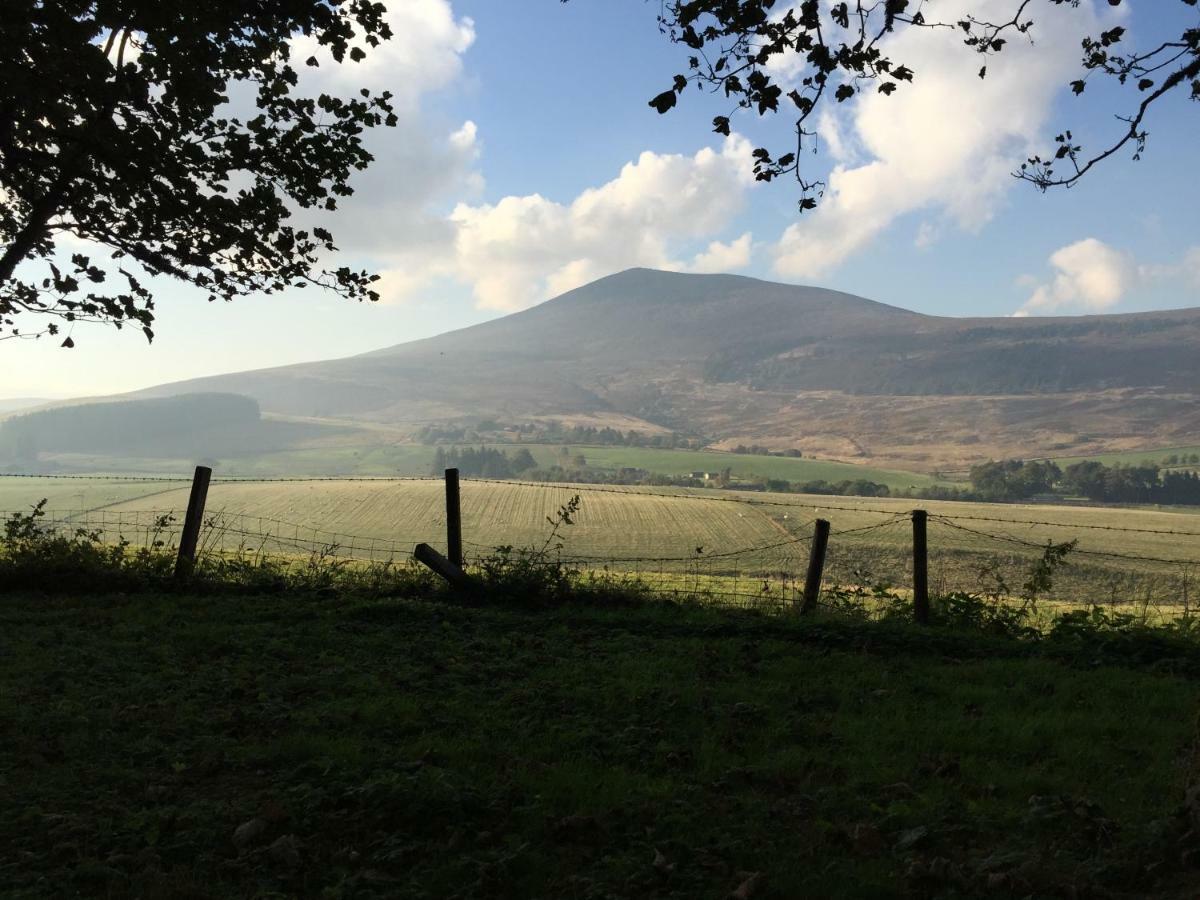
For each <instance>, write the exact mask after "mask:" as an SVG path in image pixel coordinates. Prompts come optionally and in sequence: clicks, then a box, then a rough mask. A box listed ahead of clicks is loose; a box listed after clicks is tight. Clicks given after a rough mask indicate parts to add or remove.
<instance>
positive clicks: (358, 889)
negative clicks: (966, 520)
mask: <svg viewBox="0 0 1200 900" xmlns="http://www.w3.org/2000/svg"><path fill="white" fill-rule="evenodd" d="M1106 646H1108V645H1106V644H1105V643H1104V642H1102V641H1101V642H1092V643H1088V644H1086V645H1076V644H1069V643H1064V644H1061V645H1058V644H1055V645H1054V646H1053V647H1051V645H1048V644H1047V645H1040V644H1039V645H1027V644H1023V643H1020V642H1014V641H993V640H988V639H985V638H982V637H979V636H973V635H970V634H965V633H953V632H947V631H942V630H935V631H933V632H923V633H918V632H916V631H913V630H912V629H911V628H910V627H908V626H902V625H896V626H888V625H879V624H853V623H843V622H838V621H835V620H818V621H815V622H800V621H795V620H792V619H788V618H779V617H774V618H771V617H764V616H755V615H751V614H746V613H734V612H729V611H716V610H704V609H697V608H690V607H673V606H664V605H659V604H633V605H628V606H624V607H622V608H620V609H597V608H586V607H577V606H576V607H572V606H567V607H557V608H554V609H541V610H537V611H534V610H522V609H516V608H507V609H503V608H494V607H479V606H464V605H460V604H455V603H447V602H436V601H430V600H419V599H418V600H397V599H390V600H388V599H381V600H376V599H347V598H345V597H340V596H337V595H329V594H328V593H327V594H326V595H324V596H314V595H307V596H297V595H275V596H250V597H245V596H243V597H236V596H230V595H220V594H215V595H210V596H206V597H195V596H188V595H172V596H166V595H162V594H134V595H126V596H110V597H95V596H83V595H75V596H66V597H58V598H48V597H44V596H36V595H31V594H16V595H11V594H10V595H0V728H2V730H3V735H4V739H3V741H2V742H0V783H2V785H3V790H0V806H2V807H3V808H0V845H3V846H4V847H6V848H7V849H6V853H5V855H4V857H3V859H2V860H0V892H3V893H6V894H7V895H10V896H28V897H42V896H114V897H126V896H141V897H155V896H158V897H234V896H237V897H245V896H329V897H349V896H355V897H371V896H377V897H625V896H648V897H705V896H710V897H720V896H725V895H726V894H728V893H730V892H731V891H738V890H740V891H741V892H742V893H741V894H740V895H738V896H742V897H750V896H753V897H798V896H823V897H824V896H830V897H832V896H843V897H868V896H869V897H884V896H947V897H949V896H968V895H976V894H979V893H984V892H990V895H994V896H1001V897H1002V896H1026V895H1030V894H1033V895H1036V896H1046V895H1052V894H1066V893H1071V892H1074V893H1075V894H1077V895H1084V894H1089V893H1091V894H1096V893H1098V892H1102V891H1133V892H1135V893H1137V894H1138V895H1140V896H1145V895H1146V894H1148V893H1154V892H1157V893H1159V894H1160V895H1162V896H1174V895H1178V896H1185V895H1186V894H1185V893H1184V892H1183V891H1184V886H1185V885H1187V884H1188V883H1189V882H1188V879H1189V877H1194V876H1195V874H1196V873H1195V871H1191V872H1189V871H1188V870H1187V868H1186V864H1185V863H1186V860H1184V859H1183V858H1182V857H1181V853H1182V852H1184V850H1185V848H1184V847H1182V846H1181V845H1180V844H1179V843H1178V839H1179V834H1180V833H1181V831H1182V830H1183V829H1184V828H1185V825H1184V823H1183V821H1182V820H1181V819H1179V818H1176V817H1174V816H1175V813H1176V812H1177V811H1178V810H1179V808H1180V806H1181V803H1182V800H1183V797H1184V790H1185V784H1186V782H1187V779H1188V777H1189V766H1190V765H1191V763H1190V762H1189V759H1190V756H1189V755H1190V753H1191V752H1192V742H1193V740H1194V737H1195V734H1194V725H1195V712H1196V709H1197V701H1200V681H1197V680H1196V678H1195V677H1186V676H1185V675H1182V674H1172V673H1171V671H1170V670H1171V669H1186V668H1188V666H1186V665H1183V666H1180V665H1169V664H1166V663H1162V662H1160V663H1158V664H1157V665H1152V666H1149V667H1147V666H1144V665H1140V664H1130V663H1129V660H1130V659H1131V658H1135V657H1136V654H1134V655H1132V656H1131V655H1130V654H1128V653H1123V652H1120V653H1110V652H1109V651H1108V650H1106V649H1105V648H1106ZM1154 655H1155V656H1156V657H1162V656H1163V655H1164V654H1162V653H1161V652H1160V653H1157V654H1154ZM1164 666H1165V667H1166V668H1165V669H1164ZM753 873H761V874H760V875H758V876H755V875H754V874H753ZM1176 891H1178V894H1176Z"/></svg>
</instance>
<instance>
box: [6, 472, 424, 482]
mask: <svg viewBox="0 0 1200 900" xmlns="http://www.w3.org/2000/svg"><path fill="white" fill-rule="evenodd" d="M0 478H37V479H51V480H59V481H68V480H70V481H132V482H139V483H141V482H171V483H174V484H191V482H192V479H191V478H188V477H185V476H182V475H102V474H99V473H94V474H84V475H59V474H45V475H38V474H31V473H26V472H0ZM441 480H442V476H440V475H306V476H300V475H297V476H280V477H278V478H265V477H258V476H254V475H219V476H215V477H213V478H212V479H211V480H210V481H209V484H277V483H281V482H296V483H304V482H314V481H349V482H398V481H441Z"/></svg>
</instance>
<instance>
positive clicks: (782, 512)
mask: <svg viewBox="0 0 1200 900" xmlns="http://www.w3.org/2000/svg"><path fill="white" fill-rule="evenodd" d="M575 493H578V494H579V495H580V497H581V498H582V508H581V510H580V512H579V513H578V515H577V516H575V524H573V525H571V526H568V527H565V528H563V529H561V532H560V536H561V540H562V543H563V553H564V554H565V555H566V556H568V557H572V556H578V557H587V558H590V560H592V561H589V562H588V563H587V565H589V566H602V565H604V562H603V561H604V560H608V561H610V564H611V565H612V566H613V567H616V568H618V569H625V570H629V571H637V572H641V573H643V574H650V573H655V572H659V571H662V572H668V573H669V572H685V573H691V574H693V575H695V576H697V577H698V576H701V575H708V576H720V577H722V578H728V577H732V578H734V579H735V581H737V580H738V579H746V580H747V582H749V581H752V580H754V579H755V578H758V577H760V576H769V577H770V578H771V579H776V580H782V581H785V582H787V581H789V580H790V581H791V582H794V581H795V580H796V579H798V578H802V576H803V573H804V569H805V566H806V564H807V558H808V551H809V548H808V543H807V540H806V538H807V537H808V535H809V534H810V533H811V522H812V520H813V519H814V518H816V517H817V516H821V517H824V518H827V519H829V520H830V521H831V523H832V526H833V536H832V538H831V541H830V546H829V557H828V563H827V567H826V581H827V583H829V584H831V585H836V584H848V583H856V584H862V583H869V584H874V583H879V582H883V583H888V584H892V585H896V586H899V587H901V588H904V587H906V586H907V585H908V584H909V583H910V579H911V526H910V524H909V522H908V520H907V517H906V514H907V512H908V511H909V510H910V509H911V508H912V506H913V505H915V502H914V501H912V500H901V499H877V498H853V497H822V496H804V495H795V494H763V493H744V492H743V493H739V492H727V491H711V490H695V491H687V490H681V489H672V488H664V489H652V488H608V489H596V488H595V487H589V486H587V485H580V486H577V487H573V486H555V485H538V484H522V483H515V482H506V483H480V482H472V481H465V482H464V483H463V526H464V538H465V540H466V542H467V549H468V554H469V555H470V556H472V557H478V556H480V555H486V554H487V553H489V552H490V551H491V550H493V549H494V548H495V547H497V546H501V545H514V546H517V547H531V546H540V545H541V544H542V543H543V542H544V541H545V539H546V536H547V534H548V532H549V528H550V526H549V525H548V523H547V521H546V520H547V517H552V516H554V514H555V513H556V512H557V510H558V509H559V507H560V506H561V505H562V504H563V503H565V502H566V501H567V500H568V499H570V497H571V496H572V495H574V494H575ZM187 494H188V486H187V483H186V482H179V483H175V484H164V483H159V482H147V483H144V484H138V483H136V482H104V481H95V482H93V481H71V480H58V479H36V478H34V479H0V509H6V510H14V509H20V508H22V507H28V506H29V505H30V504H32V503H34V502H36V501H37V500H39V499H41V498H42V497H48V498H50V502H49V503H48V507H49V508H50V509H52V510H57V511H63V512H65V513H67V514H68V518H69V520H70V521H72V522H77V523H79V524H85V523H89V522H103V521H108V522H115V521H127V522H130V523H132V526H131V528H130V529H127V531H128V533H127V536H129V537H130V538H132V539H134V540H135V541H136V540H137V539H138V538H139V531H138V529H139V528H140V529H141V530H142V531H144V530H145V526H146V525H147V523H149V522H150V521H151V520H152V519H153V518H154V515H155V514H156V513H157V512H159V511H169V512H172V513H174V515H175V516H176V518H177V519H178V518H179V517H181V515H182V512H183V509H184V507H185V506H186V503H187ZM738 501H744V502H738ZM443 502H444V501H443V488H442V485H441V483H440V482H438V481H415V482H406V481H301V482H267V483H228V482H216V483H214V484H213V486H212V488H211V490H210V494H209V502H208V513H209V516H210V518H212V519H214V520H216V521H218V522H219V523H221V525H220V528H218V530H217V531H216V532H213V533H212V534H211V535H210V537H209V541H210V546H220V547H224V548H225V549H229V548H232V547H237V546H239V545H245V546H247V547H248V548H250V549H256V548H257V547H258V546H259V545H260V539H261V537H262V536H263V535H270V536H271V537H272V540H274V539H279V540H281V541H284V543H283V544H282V546H283V548H284V549H287V550H289V551H290V550H293V549H299V550H304V549H305V548H316V547H322V546H328V545H331V544H337V545H338V550H337V552H339V553H341V554H344V555H355V556H368V557H371V558H375V559H379V558H384V557H386V556H389V555H395V556H404V557H406V556H407V555H408V554H409V553H410V552H411V549H412V547H413V546H414V545H415V544H417V543H420V542H428V543H431V544H433V545H434V546H439V547H440V546H443V545H444V544H443V541H444V531H445V518H444V506H443ZM920 505H921V506H923V507H924V508H926V509H927V510H928V511H929V513H930V515H931V517H932V518H931V524H930V532H929V535H930V536H929V543H930V577H931V584H932V586H933V587H934V589H935V590H937V591H949V590H983V589H988V588H994V587H996V581H995V576H996V575H999V576H1000V577H1002V578H1003V579H1004V581H1005V583H1006V584H1007V586H1008V588H1009V589H1008V590H1007V591H1003V593H1006V594H1016V593H1018V592H1019V588H1020V586H1021V584H1022V583H1023V581H1024V580H1025V579H1026V578H1027V576H1028V571H1029V569H1030V567H1031V566H1032V564H1033V562H1034V561H1035V560H1036V559H1037V558H1038V556H1039V555H1040V550H1039V547H1040V546H1044V544H1045V543H1046V542H1047V541H1054V542H1064V541H1068V540H1072V539H1077V540H1078V541H1079V545H1078V549H1077V551H1076V552H1075V554H1074V556H1073V558H1072V559H1071V565H1070V566H1068V567H1067V568H1066V569H1065V570H1063V571H1062V572H1060V573H1059V574H1058V575H1057V577H1056V587H1055V591H1056V596H1058V597H1059V598H1060V599H1064V600H1070V601H1072V602H1085V603H1086V602H1097V603H1099V602H1103V603H1127V602H1133V601H1136V602H1142V603H1153V604H1168V605H1173V604H1180V603H1184V602H1187V603H1194V600H1195V594H1196V591H1197V590H1198V589H1200V583H1198V582H1197V576H1198V575H1200V540H1198V539H1197V538H1196V537H1194V536H1192V534H1195V533H1197V532H1200V518H1198V517H1197V516H1196V515H1195V512H1194V511H1191V512H1189V511H1179V510H1172V511H1170V512H1168V511H1163V510H1153V509H1116V508H1096V507H1079V506H1047V505H1009V504H1003V505H1001V504H982V503H954V502H935V501H921V502H920ZM79 510H84V511H85V512H84V513H83V514H82V515H80V514H78V512H77V511H79ZM88 511H92V512H88ZM939 516H955V517H984V518H986V519H995V520H999V521H975V520H973V519H971V518H959V519H957V520H953V521H952V522H944V521H942V520H941V519H940V518H938V517H939ZM1023 520H1029V521H1038V522H1046V523H1051V524H1046V525H1028V524H1024V521H1023ZM954 525H958V526H961V527H966V528H971V529H974V531H978V532H984V533H985V534H977V533H973V532H969V531H963V530H961V527H960V528H956V527H954ZM873 526H878V527H873ZM173 527H176V528H177V527H178V526H173ZM1127 528H1134V529H1143V530H1145V531H1150V532H1154V531H1158V532H1184V534H1170V533H1129V532H1126V531H1123V530H1121V529H1127ZM222 529H223V530H222ZM860 529H870V530H866V531H863V530H860ZM1110 529H1111V530H1110ZM1188 532H1190V533H1192V534H1187V533H1188ZM214 542H215V543H214ZM263 546H266V548H267V549H273V548H275V547H276V546H277V545H276V544H272V543H269V542H268V543H267V544H265V545H263ZM698 549H699V552H697V550H698ZM740 550H752V551H753V552H747V553H744V554H735V555H732V556H727V555H725V554H729V553H732V552H733V551H740ZM1103 554H1115V556H1111V555H1109V556H1106V555H1103ZM622 560H627V562H622ZM988 568H990V569H992V570H994V571H993V573H992V574H991V575H987V574H981V570H983V569H988ZM756 589H757V588H755V587H751V586H747V585H742V584H739V585H738V586H736V587H735V588H734V589H732V590H734V592H737V593H741V592H744V591H745V590H756Z"/></svg>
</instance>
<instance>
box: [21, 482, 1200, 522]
mask: <svg viewBox="0 0 1200 900" xmlns="http://www.w3.org/2000/svg"><path fill="white" fill-rule="evenodd" d="M0 478H30V479H59V480H87V481H121V482H145V483H155V482H166V483H173V484H188V483H190V482H191V480H192V479H191V478H186V477H182V476H159V475H102V474H72V475H65V474H44V475H38V474H29V473H21V472H0ZM441 480H442V477H441V476H439V475H399V476H386V475H377V476H376V475H314V476H283V477H278V478H268V477H255V476H219V477H214V478H213V479H212V481H211V482H210V483H212V484H281V483H296V484H303V483H312V482H350V483H399V482H434V481H438V482H440V481H441ZM462 483H464V484H499V485H519V486H522V487H531V488H538V489H542V490H555V491H564V490H570V491H578V492H586V493H599V494H622V495H636V496H642V497H661V498H664V499H671V500H699V501H706V502H709V503H741V504H744V505H747V506H772V507H780V508H797V507H798V508H801V509H811V510H816V511H818V512H819V511H823V510H829V511H833V512H851V513H868V514H873V515H886V516H892V517H895V518H903V517H906V516H908V515H910V512H911V511H909V510H903V511H900V512H897V511H896V510H895V509H881V508H878V507H871V506H843V505H839V504H829V503H821V504H815V503H803V502H800V501H798V500H762V499H758V498H753V497H730V496H724V497H718V496H712V495H709V494H681V493H664V492H660V491H657V490H652V491H647V490H645V489H644V488H645V487H653V486H652V485H649V486H647V485H641V486H639V485H628V486H626V487H622V486H606V485H596V484H584V483H577V482H559V481H522V480H519V479H503V478H478V477H466V478H463V479H462ZM639 488H642V489H640V490H639ZM696 490H701V491H713V490H723V489H713V488H697V489H696ZM810 496H811V495H810ZM838 496H841V495H838ZM116 502H117V503H122V502H128V501H116ZM935 502H943V503H952V502H955V501H935ZM931 515H933V514H932V513H931ZM936 515H938V516H939V517H941V518H943V519H954V520H956V521H960V522H995V523H998V524H1002V525H1029V526H1044V527H1049V528H1074V529H1086V530H1089V531H1112V532H1122V533H1126V534H1152V535H1170V536H1177V537H1200V531H1182V530H1179V529H1173V528H1137V527H1130V526H1124V525H1098V524H1091V523H1085V522H1052V521H1050V520H1046V519H1011V518H1002V517H999V516H979V515H969V514H965V513H963V514H960V513H953V512H938V513H936ZM841 533H843V534H846V533H849V532H845V531H844V532H841Z"/></svg>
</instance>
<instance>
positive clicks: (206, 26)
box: [0, 0, 396, 346]
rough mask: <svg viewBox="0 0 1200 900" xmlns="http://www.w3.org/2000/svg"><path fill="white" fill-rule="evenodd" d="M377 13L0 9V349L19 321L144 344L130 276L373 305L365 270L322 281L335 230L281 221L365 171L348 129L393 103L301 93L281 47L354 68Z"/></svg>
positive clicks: (367, 8)
mask: <svg viewBox="0 0 1200 900" xmlns="http://www.w3.org/2000/svg"><path fill="white" fill-rule="evenodd" d="M384 12H385V10H384V7H383V6H382V5H381V4H379V3H373V2H369V0H255V2H253V3H247V2H244V0H203V2H196V3H180V2H168V0H119V2H118V0H74V2H62V0H55V2H50V0H5V3H4V11H3V14H0V46H3V47H4V52H3V54H0V246H2V248H3V250H2V255H0V336H8V337H12V336H14V335H17V334H20V333H23V332H21V331H20V329H19V327H18V324H17V317H18V315H21V314H26V315H33V316H34V317H35V318H36V320H37V323H38V327H39V328H42V329H43V332H42V333H49V334H55V333H57V331H58V328H59V324H58V323H59V322H62V321H66V322H74V321H100V322H111V323H114V324H116V325H118V326H120V325H122V324H124V323H127V322H128V323H133V324H136V325H137V326H140V327H141V329H142V330H143V331H144V332H145V334H146V337H147V338H152V337H153V331H152V325H153V322H154V299H153V296H152V294H151V292H150V290H149V288H148V287H147V285H146V284H145V283H144V282H143V280H142V278H143V277H144V276H145V275H169V276H172V277H174V278H177V279H179V280H181V281H184V282H187V283H189V284H192V285H194V286H196V287H198V288H200V289H201V290H202V291H204V292H205V293H206V294H207V295H208V299H209V300H232V299H234V298H236V297H241V296H245V295H248V294H261V293H272V292H275V291H280V290H283V289H285V288H288V287H304V286H306V285H317V286H320V287H322V288H327V289H329V290H332V291H334V292H335V293H337V294H340V295H342V296H345V297H348V298H352V299H358V300H363V299H372V300H374V299H377V295H376V293H375V292H374V291H373V290H372V288H371V282H372V281H373V280H374V279H375V276H372V275H368V274H367V273H365V272H356V271H352V270H351V269H349V268H346V267H341V268H337V269H332V270H330V269H322V268H321V265H320V257H321V255H322V254H325V253H327V252H332V251H333V250H335V249H336V248H335V246H334V242H333V235H331V234H330V233H329V232H328V231H327V230H325V229H324V228H321V227H313V228H311V230H304V229H301V228H296V227H294V226H292V225H289V224H288V220H289V218H290V216H291V210H292V209H294V208H296V207H299V208H310V207H317V208H321V209H334V208H335V207H336V206H337V200H338V198H339V197H344V196H346V195H348V194H350V193H351V189H350V187H349V184H348V180H349V177H350V175H351V173H352V172H354V171H355V170H357V169H363V168H365V167H366V165H367V164H368V163H369V162H370V161H371V155H370V154H369V153H368V152H367V151H366V149H365V148H364V147H363V144H362V135H363V132H364V131H365V130H366V129H368V128H371V127H374V126H378V125H394V124H395V123H396V116H395V114H394V113H393V111H392V107H391V104H390V96H391V95H390V94H389V93H387V92H384V93H381V94H378V95H372V94H371V92H370V91H368V90H366V89H363V90H361V91H359V92H358V93H357V95H356V96H353V97H351V98H339V97H334V96H330V95H327V94H320V95H319V96H316V97H312V96H307V95H305V94H304V93H303V92H301V91H299V90H298V85H299V81H300V78H299V74H298V72H297V70H296V68H295V67H294V66H293V64H292V63H293V61H292V59H291V54H292V46H293V40H294V39H295V38H296V37H297V36H300V35H306V36H308V37H309V38H311V39H312V40H313V41H314V42H315V44H316V45H319V46H320V47H323V48H324V49H325V50H327V51H328V53H329V54H330V56H331V57H332V58H333V60H335V61H336V62H338V63H341V62H342V61H343V60H344V59H346V58H347V57H348V58H349V59H350V60H352V61H358V60H361V59H363V58H364V57H365V56H366V53H367V52H368V50H369V49H370V48H371V47H374V46H377V45H378V44H379V42H380V41H382V40H384V39H386V38H388V37H390V31H389V29H388V26H387V24H386V23H385V22H384V19H383V16H384ZM300 65H302V66H304V65H307V66H317V65H319V61H318V60H317V58H316V57H315V56H310V57H308V58H307V59H305V60H301V61H300ZM234 95H236V97H237V100H236V102H233V103H231V102H230V100H231V97H233V96H234ZM64 237H73V238H76V239H79V240H81V241H88V242H91V243H92V244H96V245H100V246H102V247H103V248H104V249H105V250H106V251H108V254H109V255H111V257H112V258H113V259H114V260H116V261H117V262H116V265H115V266H114V267H113V268H115V269H116V272H119V277H118V276H117V275H116V274H115V273H113V272H111V271H110V272H106V271H105V270H104V269H103V268H101V267H100V266H99V265H98V264H97V262H96V260H94V259H93V257H92V256H91V252H90V251H86V252H85V251H84V250H76V251H75V252H73V253H72V254H71V255H70V258H69V259H70V261H69V263H68V262H67V259H66V258H65V253H63V251H62V250H61V248H59V250H58V252H57V253H56V245H57V244H58V241H59V239H61V238H64ZM68 246H69V245H68ZM85 246H86V245H85ZM35 263H40V268H41V269H42V270H43V271H41V272H39V271H36V270H37V269H38V268H39V266H34V265H33V264H35ZM31 266H33V268H31ZM18 267H20V268H18ZM110 278H112V279H114V280H116V281H119V282H120V284H119V285H118V286H114V287H111V288H110V287H109V284H108V282H109V280H110ZM47 319H49V321H47ZM34 333H37V332H34ZM63 344H64V346H72V345H73V342H72V341H71V338H70V337H68V338H67V339H66V340H65V341H64V342H63Z"/></svg>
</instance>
